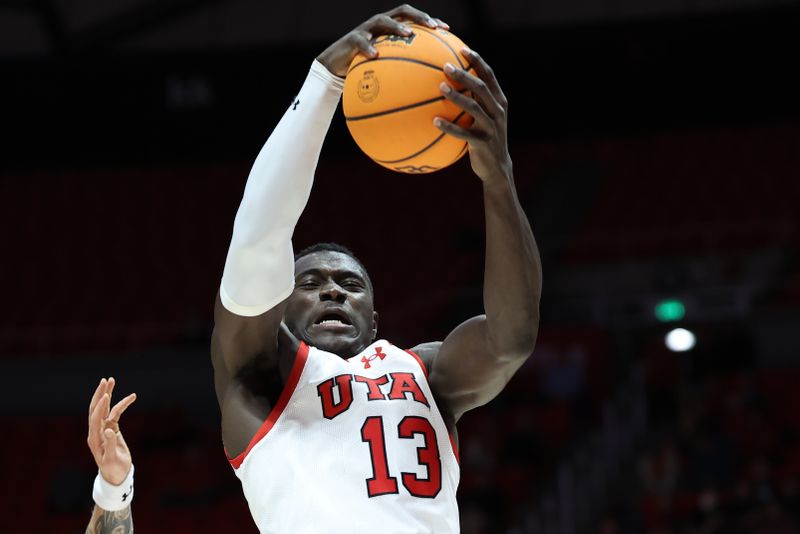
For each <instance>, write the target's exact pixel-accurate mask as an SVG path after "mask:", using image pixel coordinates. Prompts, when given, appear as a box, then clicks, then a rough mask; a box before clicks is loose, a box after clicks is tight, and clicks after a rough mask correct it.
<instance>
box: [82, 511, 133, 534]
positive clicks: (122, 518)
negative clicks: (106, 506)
mask: <svg viewBox="0 0 800 534" xmlns="http://www.w3.org/2000/svg"><path fill="white" fill-rule="evenodd" d="M132 532H133V515H132V514H131V507H130V506H128V507H127V508H125V509H123V510H119V511H118V512H106V511H105V510H103V509H102V508H100V507H99V506H97V505H95V507H94V511H93V512H92V518H91V519H90V520H89V526H87V527H86V534H131V533H132Z"/></svg>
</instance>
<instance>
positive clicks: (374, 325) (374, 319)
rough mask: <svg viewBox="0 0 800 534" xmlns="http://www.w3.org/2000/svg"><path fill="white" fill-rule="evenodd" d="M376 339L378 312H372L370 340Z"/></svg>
mask: <svg viewBox="0 0 800 534" xmlns="http://www.w3.org/2000/svg"><path fill="white" fill-rule="evenodd" d="M377 337H378V312H376V311H374V312H372V340H373V341H374V340H375V338H377Z"/></svg>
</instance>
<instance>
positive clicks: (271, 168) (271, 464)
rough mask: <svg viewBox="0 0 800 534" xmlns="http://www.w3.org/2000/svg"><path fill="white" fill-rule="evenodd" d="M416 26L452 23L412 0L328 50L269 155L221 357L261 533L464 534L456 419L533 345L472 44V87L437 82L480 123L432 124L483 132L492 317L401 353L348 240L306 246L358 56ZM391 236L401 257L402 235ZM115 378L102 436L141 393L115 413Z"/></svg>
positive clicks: (226, 409) (530, 314)
mask: <svg viewBox="0 0 800 534" xmlns="http://www.w3.org/2000/svg"><path fill="white" fill-rule="evenodd" d="M408 21H413V22H416V23H419V24H423V25H428V26H429V27H432V28H436V27H443V28H447V26H446V24H444V23H443V22H441V21H439V20H436V19H432V18H430V17H429V16H428V15H427V14H426V13H423V12H421V11H419V10H417V9H415V8H413V7H411V6H408V5H403V6H400V7H397V8H395V9H393V10H391V11H389V12H387V13H383V14H379V15H376V16H374V17H372V18H370V19H369V20H368V21H366V22H365V23H363V24H361V25H360V26H358V27H357V28H356V29H355V30H353V31H351V32H350V33H348V34H347V35H345V36H344V37H343V38H342V39H340V40H338V41H337V42H335V43H334V44H333V45H331V46H330V47H329V48H328V49H326V50H325V51H324V52H323V53H322V54H321V55H320V56H318V57H317V59H316V60H315V61H314V63H313V64H312V66H311V70H310V72H309V74H308V77H307V78H306V81H305V83H304V85H303V86H302V88H301V90H300V92H299V94H298V95H297V97H296V98H295V99H294V100H293V102H292V105H291V106H290V107H289V108H288V110H287V111H286V113H285V115H284V116H283V118H282V119H281V121H280V122H279V124H278V125H277V127H276V128H275V130H274V131H273V133H272V135H271V136H270V138H269V139H268V140H267V142H266V144H265V145H264V147H263V149H262V150H261V152H260V154H259V155H258V157H257V158H256V160H255V163H254V165H253V168H252V170H251V173H250V176H249V178H248V181H247V185H246V188H245V192H244V196H243V198H242V202H241V204H240V206H239V210H238V212H237V215H236V219H235V221H234V228H233V236H232V239H231V244H230V248H229V251H228V256H227V259H226V262H225V267H224V271H223V274H222V282H221V286H220V289H219V293H218V295H217V300H216V307H215V314H214V320H215V327H214V332H213V335H212V340H211V359H212V363H213V366H214V382H215V384H214V385H215V389H216V393H217V398H218V400H219V405H220V410H221V413H222V440H223V444H224V447H225V450H226V452H227V454H228V458H229V461H230V463H231V465H232V467H233V469H234V471H235V473H236V476H238V477H239V479H240V480H241V483H242V488H243V491H244V494H245V497H246V498H247V501H248V504H249V507H250V511H251V513H252V515H253V519H254V520H255V523H256V525H257V526H258V528H259V529H260V531H261V532H263V533H321V532H330V533H342V532H352V533H367V532H377V531H381V532H389V533H393V534H399V533H422V532H426V533H430V532H435V533H437V534H443V533H455V532H458V531H459V525H458V509H457V505H456V487H457V484H458V478H459V469H458V453H457V437H456V423H457V421H458V420H459V418H460V417H461V416H462V415H463V414H464V413H465V412H466V411H467V410H471V409H472V408H475V407H478V406H481V405H483V404H485V403H486V402H488V401H489V400H491V399H492V398H494V397H495V396H496V395H497V394H498V393H500V391H501V390H502V389H503V387H504V386H505V385H506V383H507V382H508V381H509V379H510V378H511V376H512V375H513V374H514V372H515V371H516V370H517V369H518V368H519V367H520V366H521V365H522V363H523V362H524V361H525V359H526V358H527V357H528V356H529V355H530V354H531V352H532V351H533V347H534V343H535V340H536V335H537V328H538V320H539V296H540V292H541V268H540V263H539V256H538V250H537V247H536V243H535V241H534V238H533V234H532V232H531V229H530V226H529V224H528V221H527V218H526V216H525V214H524V213H523V210H522V208H521V206H520V204H519V202H518V200H517V195H516V191H515V186H514V179H513V175H512V164H511V159H510V156H509V153H508V148H507V142H506V114H507V103H506V99H505V96H504V95H503V92H502V90H501V88H500V86H499V84H498V83H497V80H496V79H495V76H494V74H493V72H492V70H491V69H490V68H489V66H488V65H487V64H486V63H485V62H484V60H483V59H482V58H481V57H480V56H479V55H478V54H476V53H474V52H471V51H468V50H467V51H465V56H466V57H467V58H468V60H469V62H470V63H471V64H472V65H473V66H474V68H475V72H476V73H477V75H476V76H473V75H471V74H469V73H467V72H466V71H464V70H461V69H459V68H454V67H453V66H452V65H445V66H443V68H444V72H445V74H446V76H447V78H448V79H449V80H451V81H453V82H459V83H461V84H462V85H463V86H465V87H466V88H467V89H468V90H469V91H470V92H471V94H472V96H467V95H464V94H462V93H459V92H457V91H453V90H452V89H451V86H450V85H449V84H442V86H441V88H440V90H441V92H442V95H443V97H444V98H447V99H449V100H451V101H452V102H454V103H455V104H456V105H458V106H459V107H461V108H462V109H463V110H465V111H466V112H467V113H469V114H470V115H472V116H473V117H474V119H475V121H474V124H473V125H472V126H471V127H470V128H468V129H465V128H461V127H459V126H457V125H455V124H452V123H449V122H447V121H444V120H441V119H436V120H435V124H436V126H437V127H438V128H439V129H441V130H442V131H443V132H445V133H447V134H449V135H453V136H455V137H457V138H459V139H464V140H466V141H467V142H468V143H469V155H470V163H471V166H472V170H473V171H474V172H475V174H476V175H477V176H478V178H479V179H480V180H481V185H482V188H483V195H484V204H485V216H486V217H485V218H486V261H485V274H484V292H483V294H484V308H485V315H480V316H477V317H473V318H471V319H469V320H467V321H465V322H464V323H462V324H461V325H460V326H458V327H457V328H456V329H455V330H453V332H451V333H450V334H449V335H448V336H447V337H446V338H445V340H444V341H437V342H430V343H423V344H420V345H417V346H416V347H413V348H412V349H410V350H402V349H400V348H398V347H395V346H394V345H392V344H391V343H390V342H389V341H387V340H385V339H380V338H379V337H378V314H377V313H376V312H375V310H374V307H373V288H372V283H371V281H370V278H369V275H368V274H367V271H366V269H365V268H364V266H363V265H362V264H361V262H360V261H359V260H358V259H357V258H356V257H355V256H354V255H353V254H352V253H351V252H350V251H348V250H347V249H345V248H344V247H341V246H338V245H333V244H321V245H315V246H313V247H310V248H309V249H306V250H304V251H301V252H300V253H299V254H297V256H296V257H295V256H294V255H293V251H292V243H291V237H292V233H293V230H294V227H295V225H296V223H297V221H298V219H299V217H300V215H301V213H302V211H303V209H304V207H305V205H306V202H307V200H308V197H309V194H310V191H311V186H312V181H313V177H314V171H315V168H316V165H317V161H318V158H319V153H320V150H321V147H322V143H323V140H324V138H325V135H326V133H327V130H328V128H329V125H330V121H331V119H332V117H333V114H334V111H335V109H336V107H337V105H338V102H339V99H340V96H341V92H342V87H343V77H344V75H345V74H346V72H347V68H348V65H349V64H350V62H351V60H352V59H353V58H354V56H355V55H356V54H357V53H358V52H362V53H364V54H367V55H368V56H373V57H374V56H375V55H376V53H375V50H374V49H373V48H372V45H371V43H370V40H371V39H374V38H375V37H376V36H378V35H382V34H392V35H400V36H404V35H408V34H409V33H410V30H409V29H408V27H407V26H406V24H405V23H406V22H408ZM382 246H383V247H384V248H385V254H386V255H385V257H386V261H391V254H392V251H391V246H390V244H388V243H387V244H382ZM106 384H107V385H106V386H105V387H104V389H103V385H102V384H101V386H100V387H99V388H98V393H96V394H95V396H96V397H97V396H98V395H99V398H100V399H101V400H99V401H98V405H99V406H101V407H100V408H97V407H95V409H94V412H97V414H96V415H95V418H96V420H95V421H94V423H96V425H95V426H96V427H97V428H95V432H100V430H99V428H100V427H101V426H102V424H110V425H112V427H114V428H112V429H111V430H114V431H116V430H117V428H116V427H115V426H114V425H116V423H117V422H118V420H119V415H121V413H122V411H124V408H125V407H127V405H129V404H130V402H132V401H128V402H127V404H123V406H122V407H121V408H119V409H118V407H119V405H117V406H115V408H113V409H111V408H109V406H110V395H109V392H110V389H111V388H113V382H110V381H109V382H107V383H106ZM108 384H110V385H108ZM101 389H102V391H101ZM124 402H125V401H123V403H124ZM121 404H122V403H121ZM103 414H108V416H107V417H105V418H104V417H102V415H103ZM105 432H106V435H100V434H98V435H99V436H100V438H99V439H109V441H108V444H109V445H113V443H114V442H113V441H112V440H111V434H113V432H111V431H110V430H109V431H105ZM120 438H121V435H119V438H117V441H116V443H117V444H119V443H124V441H122V440H121V439H120ZM90 440H91V436H90ZM90 445H91V443H90ZM106 446H108V445H106ZM93 450H94V449H93ZM96 457H97V456H96ZM126 458H127V457H126ZM132 471H133V468H132V467H131V469H130V472H129V474H128V475H127V478H126V479H125V480H124V481H123V482H121V483H120V475H119V474H117V475H116V477H115V478H116V480H111V479H108V482H111V484H104V483H103V481H102V480H101V481H100V484H101V485H103V484H104V487H103V488H101V489H100V490H98V491H97V492H96V493H97V494H98V495H99V496H98V497H96V499H99V500H102V501H103V502H107V503H108V504H109V505H110V506H111V508H115V509H117V512H116V513H118V514H124V512H122V511H120V510H124V509H125V506H126V503H124V502H123V500H122V499H123V493H125V492H126V490H127V489H128V487H129V486H130V487H132V479H131V476H130V473H132ZM101 474H102V475H103V476H102V477H98V478H100V479H102V478H104V477H105V473H102V466H101ZM131 491H132V490H131ZM127 493H128V494H129V493H130V491H127ZM106 498H108V500H104V499H106ZM109 501H114V502H109ZM98 502H99V501H98ZM101 508H103V507H102V506H101ZM103 509H106V508H103ZM128 510H129V509H128ZM112 513H113V510H112ZM101 514H102V512H101ZM126 517H130V514H128V515H127V516H126ZM98 531H99V530H98Z"/></svg>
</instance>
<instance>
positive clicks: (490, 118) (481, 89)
mask: <svg viewBox="0 0 800 534" xmlns="http://www.w3.org/2000/svg"><path fill="white" fill-rule="evenodd" d="M461 52H462V54H464V56H465V57H466V58H467V59H468V60H469V62H470V64H471V65H472V66H473V67H474V68H475V73H476V74H477V76H475V75H472V74H470V73H469V72H467V71H466V70H463V69H460V68H458V67H456V66H454V65H452V64H450V63H448V64H447V65H445V66H444V72H445V75H446V76H447V77H448V78H449V79H450V80H453V81H454V82H456V83H458V84H460V85H461V86H463V87H464V88H465V89H467V90H468V93H466V94H465V92H462V91H456V90H454V87H453V86H452V85H450V84H449V83H446V82H442V83H441V85H440V86H439V89H440V90H441V92H442V94H443V95H444V96H445V98H447V99H448V100H450V101H451V102H453V103H454V104H456V105H457V106H458V107H460V108H461V109H463V110H464V111H466V112H467V113H469V114H470V115H471V116H472V117H473V119H475V120H474V122H473V123H472V126H470V127H469V128H462V127H461V126H458V125H457V124H455V123H453V122H449V121H448V120H446V119H444V118H441V117H437V118H436V119H434V124H435V125H436V127H437V128H439V129H440V130H441V131H443V132H445V133H447V134H450V135H452V136H454V137H458V138H459V139H463V140H465V141H467V143H469V158H470V163H471V164H472V170H473V171H474V172H475V174H477V175H478V177H479V178H480V179H481V180H483V181H484V183H486V182H489V181H494V180H496V179H508V178H510V177H511V156H510V155H509V153H508V138H507V122H506V121H507V115H508V100H506V96H505V95H504V94H503V90H502V89H501V88H500V84H499V83H498V82H497V78H496V77H495V75H494V71H492V68H491V67H490V66H489V65H488V64H487V63H486V61H484V60H483V58H482V57H480V56H479V55H478V54H477V53H476V52H473V51H472V50H470V49H468V48H465V49H463V50H462V51H461Z"/></svg>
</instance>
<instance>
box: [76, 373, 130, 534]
mask: <svg viewBox="0 0 800 534" xmlns="http://www.w3.org/2000/svg"><path fill="white" fill-rule="evenodd" d="M114 385H115V381H114V378H109V379H105V378H103V379H102V380H100V384H99V385H98V386H97V389H95V392H94V395H93V396H92V400H91V402H90V403H89V435H88V436H87V438H86V443H87V444H88V445H89V450H90V451H91V452H92V456H93V457H94V461H95V463H96V464H97V471H98V474H97V478H96V480H95V484H94V489H93V491H92V496H93V498H94V500H95V502H96V503H98V504H95V507H94V510H92V517H91V518H90V519H89V524H88V525H87V526H86V534H112V533H113V534H131V533H132V532H133V516H132V515H131V505H130V502H131V500H132V499H133V461H132V460H131V451H130V450H129V449H128V445H127V444H126V443H125V439H124V438H123V437H122V432H121V431H120V429H119V419H120V417H122V414H123V413H124V412H125V410H126V409H127V408H128V406H130V405H131V404H133V402H134V401H135V400H136V394H135V393H131V394H130V395H128V396H127V397H125V398H124V399H122V400H121V401H119V402H118V403H117V404H116V405H114V407H113V408H111V394H112V393H113V392H114Z"/></svg>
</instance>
